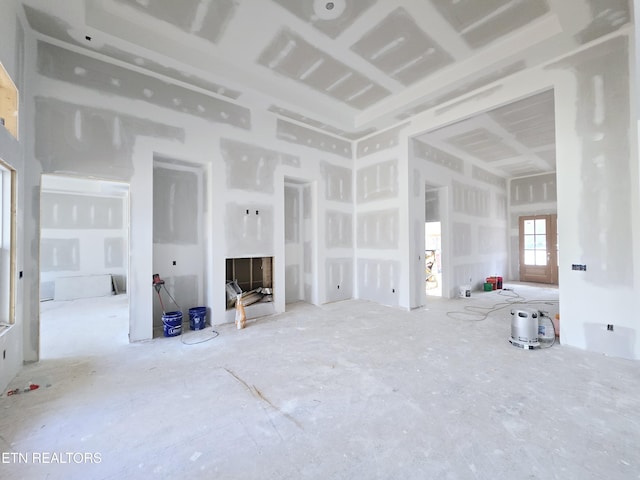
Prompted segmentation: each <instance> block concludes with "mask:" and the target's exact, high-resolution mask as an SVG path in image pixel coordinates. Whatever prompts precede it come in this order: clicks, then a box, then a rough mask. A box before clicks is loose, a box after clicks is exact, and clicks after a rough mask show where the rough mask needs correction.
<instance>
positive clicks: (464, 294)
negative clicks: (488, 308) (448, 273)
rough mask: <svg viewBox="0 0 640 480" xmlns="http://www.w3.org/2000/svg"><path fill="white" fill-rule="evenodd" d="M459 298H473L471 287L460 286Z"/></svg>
mask: <svg viewBox="0 0 640 480" xmlns="http://www.w3.org/2000/svg"><path fill="white" fill-rule="evenodd" d="M458 296H459V297H460V298H469V297H470V296H471V285H460V290H459V292H458Z"/></svg>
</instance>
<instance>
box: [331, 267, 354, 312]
mask: <svg viewBox="0 0 640 480" xmlns="http://www.w3.org/2000/svg"><path fill="white" fill-rule="evenodd" d="M325 269H326V272H327V273H326V279H327V284H326V289H327V302H337V301H340V300H348V299H350V298H353V278H354V276H353V259H352V258H327V259H326V265H325Z"/></svg>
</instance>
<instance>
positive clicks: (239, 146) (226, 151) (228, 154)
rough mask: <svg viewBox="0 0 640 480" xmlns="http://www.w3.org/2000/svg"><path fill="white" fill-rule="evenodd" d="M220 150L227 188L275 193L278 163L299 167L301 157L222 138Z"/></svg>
mask: <svg viewBox="0 0 640 480" xmlns="http://www.w3.org/2000/svg"><path fill="white" fill-rule="evenodd" d="M220 151H221V153H222V158H223V159H224V162H225V165H226V179H227V188H230V189H236V190H246V191H255V192H263V193H269V194H273V193H274V174H275V169H276V167H277V166H278V165H281V164H283V165H291V166H296V167H297V166H300V158H299V157H296V156H294V155H288V154H285V153H282V152H277V151H274V150H269V149H266V148H262V147H259V146H257V145H253V144H250V143H246V142H238V141H236V140H232V139H228V138H223V139H221V141H220Z"/></svg>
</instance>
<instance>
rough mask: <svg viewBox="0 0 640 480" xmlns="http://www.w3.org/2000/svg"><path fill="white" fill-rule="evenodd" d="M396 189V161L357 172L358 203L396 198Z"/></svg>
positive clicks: (397, 186)
mask: <svg viewBox="0 0 640 480" xmlns="http://www.w3.org/2000/svg"><path fill="white" fill-rule="evenodd" d="M398 189H399V185H398V161H397V160H395V159H394V160H389V161H387V162H382V163H377V164H375V165H372V166H370V167H366V168H362V169H360V170H358V176H357V191H358V201H359V202H371V201H375V200H384V199H385V198H396V197H397V196H398Z"/></svg>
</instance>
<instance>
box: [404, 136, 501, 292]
mask: <svg viewBox="0 0 640 480" xmlns="http://www.w3.org/2000/svg"><path fill="white" fill-rule="evenodd" d="M426 141H427V140H425V141H419V140H412V141H411V155H412V158H413V165H414V167H415V168H416V170H418V171H419V172H420V176H421V178H424V182H425V183H427V184H428V186H426V185H424V184H423V185H422V186H421V191H420V192H421V195H418V196H416V200H415V201H414V203H413V204H414V208H415V213H414V215H415V218H416V222H419V221H420V220H421V221H422V224H423V228H422V232H421V233H420V232H419V231H418V232H417V233H416V238H415V240H414V241H415V242H417V243H418V244H420V245H421V247H420V245H418V246H417V247H416V251H418V252H420V251H421V250H424V242H425V239H424V222H425V221H434V220H438V221H440V222H442V248H443V251H444V252H445V253H446V255H444V256H443V259H442V260H443V296H445V297H453V296H456V295H457V294H458V291H459V286H460V285H466V284H471V286H472V289H476V290H480V289H482V284H483V283H484V280H485V278H486V277H488V276H491V275H501V276H506V272H507V262H508V256H507V253H506V252H507V248H506V247H507V211H506V197H507V189H506V181H505V180H504V178H502V177H500V176H498V175H496V174H493V173H491V172H489V171H487V170H486V169H483V168H480V167H478V166H477V165H475V164H473V163H472V161H471V160H470V159H469V158H467V159H466V160H465V159H464V158H461V157H458V156H456V155H453V154H452V153H449V152H445V151H443V150H441V149H439V148H437V147H435V146H433V145H430V144H428V143H426ZM461 141H462V140H461ZM487 155H488V157H487V158H489V159H491V158H492V157H491V156H490V155H489V153H487ZM420 198H423V199H425V201H423V202H420ZM416 228H417V227H416ZM422 270H423V269H422ZM422 270H416V278H415V279H414V282H418V281H421V284H424V272H423V271H422ZM420 297H421V300H420V302H425V301H426V297H425V296H424V292H420Z"/></svg>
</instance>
